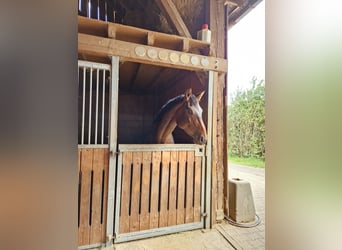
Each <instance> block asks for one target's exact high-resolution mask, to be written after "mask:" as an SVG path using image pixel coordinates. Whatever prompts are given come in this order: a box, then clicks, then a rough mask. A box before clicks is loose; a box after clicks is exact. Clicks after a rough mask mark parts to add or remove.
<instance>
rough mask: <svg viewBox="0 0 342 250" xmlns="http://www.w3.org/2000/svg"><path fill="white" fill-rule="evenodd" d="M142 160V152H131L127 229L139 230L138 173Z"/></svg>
mask: <svg viewBox="0 0 342 250" xmlns="http://www.w3.org/2000/svg"><path fill="white" fill-rule="evenodd" d="M142 161H143V157H142V152H133V172H132V173H131V175H132V184H131V185H132V191H131V214H130V217H129V220H130V222H129V231H130V232H135V231H139V228H140V226H139V225H140V221H139V204H140V177H141V176H140V175H141V164H142Z"/></svg>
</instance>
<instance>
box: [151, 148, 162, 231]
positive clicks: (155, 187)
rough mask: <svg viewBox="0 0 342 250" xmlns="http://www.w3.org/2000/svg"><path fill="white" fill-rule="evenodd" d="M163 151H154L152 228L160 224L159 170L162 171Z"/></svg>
mask: <svg viewBox="0 0 342 250" xmlns="http://www.w3.org/2000/svg"><path fill="white" fill-rule="evenodd" d="M160 161H161V152H158V151H157V152H153V153H152V186H151V199H150V203H151V205H150V208H151V209H150V228H156V227H158V225H159V220H158V218H159V212H158V199H159V172H160Z"/></svg>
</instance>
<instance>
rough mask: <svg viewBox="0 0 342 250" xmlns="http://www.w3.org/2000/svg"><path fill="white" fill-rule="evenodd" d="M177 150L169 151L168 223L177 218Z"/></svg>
mask: <svg viewBox="0 0 342 250" xmlns="http://www.w3.org/2000/svg"><path fill="white" fill-rule="evenodd" d="M177 167H178V152H177V151H172V152H171V164H170V183H169V185H170V188H169V190H170V193H169V219H168V225H169V226H172V225H176V222H177V221H176V219H177V214H176V212H177V210H176V209H177V208H176V199H177V174H178V169H177Z"/></svg>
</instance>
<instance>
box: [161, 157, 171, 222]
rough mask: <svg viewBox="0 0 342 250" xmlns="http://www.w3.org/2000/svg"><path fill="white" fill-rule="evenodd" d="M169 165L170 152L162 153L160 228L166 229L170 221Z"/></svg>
mask: <svg viewBox="0 0 342 250" xmlns="http://www.w3.org/2000/svg"><path fill="white" fill-rule="evenodd" d="M169 165H170V152H168V151H163V152H162V175H161V180H160V181H161V190H160V215H159V227H166V226H167V221H168V210H167V205H168V198H169V195H168V191H169V190H168V189H169Z"/></svg>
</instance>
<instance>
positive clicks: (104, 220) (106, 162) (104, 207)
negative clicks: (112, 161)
mask: <svg viewBox="0 0 342 250" xmlns="http://www.w3.org/2000/svg"><path fill="white" fill-rule="evenodd" d="M103 158H104V174H103V182H104V183H103V194H102V197H103V199H102V240H101V242H105V241H106V233H107V232H106V226H107V200H108V171H109V149H108V148H106V149H104V155H103Z"/></svg>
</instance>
